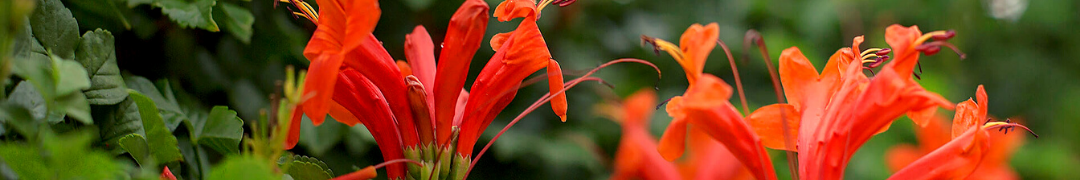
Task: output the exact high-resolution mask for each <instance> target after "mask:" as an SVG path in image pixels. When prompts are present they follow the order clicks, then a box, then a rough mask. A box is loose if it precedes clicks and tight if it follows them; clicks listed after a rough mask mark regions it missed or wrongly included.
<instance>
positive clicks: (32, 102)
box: [5, 81, 46, 119]
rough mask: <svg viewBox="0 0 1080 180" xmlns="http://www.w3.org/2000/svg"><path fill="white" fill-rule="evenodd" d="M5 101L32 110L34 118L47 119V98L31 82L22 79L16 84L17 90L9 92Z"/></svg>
mask: <svg viewBox="0 0 1080 180" xmlns="http://www.w3.org/2000/svg"><path fill="white" fill-rule="evenodd" d="M5 103H8V104H11V105H15V106H20V107H23V108H26V109H27V110H30V115H31V118H33V119H45V112H46V106H45V99H44V97H41V93H39V92H38V90H37V89H36V88H34V85H33V84H31V83H30V82H27V81H22V82H19V84H17V85H15V90H12V91H11V94H8V99H7V101H6V102H5Z"/></svg>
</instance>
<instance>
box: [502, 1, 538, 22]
mask: <svg viewBox="0 0 1080 180" xmlns="http://www.w3.org/2000/svg"><path fill="white" fill-rule="evenodd" d="M493 15H494V16H495V17H496V18H498V19H499V21H509V20H511V19H514V18H520V17H529V16H534V17H535V16H536V1H534V0H506V1H503V2H502V3H499V6H498V7H495V14H493Z"/></svg>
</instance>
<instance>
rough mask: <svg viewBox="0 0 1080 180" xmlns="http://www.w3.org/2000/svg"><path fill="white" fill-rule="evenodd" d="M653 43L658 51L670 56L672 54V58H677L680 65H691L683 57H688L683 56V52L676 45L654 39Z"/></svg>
mask: <svg viewBox="0 0 1080 180" xmlns="http://www.w3.org/2000/svg"><path fill="white" fill-rule="evenodd" d="M652 43H653V44H654V45H656V47H655V48H656V49H660V50H663V51H666V52H668V54H671V57H672V58H675V61H677V62H679V64H686V63H689V62H685V59H684V58H683V57H686V56H685V55H683V53H682V50H681V49H680V48H679V46H677V45H675V44H674V43H671V42H668V41H664V40H663V39H658V38H653V40H652Z"/></svg>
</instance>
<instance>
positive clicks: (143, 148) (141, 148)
mask: <svg viewBox="0 0 1080 180" xmlns="http://www.w3.org/2000/svg"><path fill="white" fill-rule="evenodd" d="M116 144H117V145H119V146H120V148H121V149H124V151H127V153H128V154H130V155H131V157H132V158H134V159H135V162H136V163H139V165H141V166H154V165H156V164H154V163H152V161H153V160H151V159H150V158H153V156H151V154H150V145H148V144H146V138H144V137H143V136H142V135H139V134H128V135H126V136H123V137H120V139H119V140H117V143H116Z"/></svg>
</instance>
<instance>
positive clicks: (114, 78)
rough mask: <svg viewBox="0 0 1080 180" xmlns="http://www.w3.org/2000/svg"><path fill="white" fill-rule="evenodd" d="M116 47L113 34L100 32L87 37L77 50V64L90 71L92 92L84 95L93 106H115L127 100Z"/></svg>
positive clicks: (88, 72)
mask: <svg viewBox="0 0 1080 180" xmlns="http://www.w3.org/2000/svg"><path fill="white" fill-rule="evenodd" d="M113 46H114V45H113V35H112V33H110V32H109V31H106V30H102V29H97V30H94V31H89V32H86V33H85V34H83V37H82V41H80V42H79V47H78V48H77V49H75V60H76V61H78V62H79V63H80V64H82V66H83V67H84V68H86V71H87V75H88V76H89V77H90V89H87V90H85V91H83V92H84V93H86V97H87V100H88V101H90V104H93V105H112V104H116V103H120V101H123V100H124V99H125V98H127V88H126V87H124V78H123V77H120V68H119V67H117V65H116V50H115V49H114V48H113Z"/></svg>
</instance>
